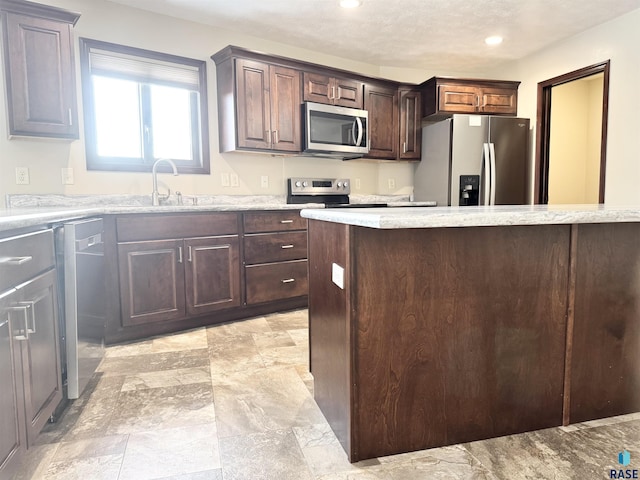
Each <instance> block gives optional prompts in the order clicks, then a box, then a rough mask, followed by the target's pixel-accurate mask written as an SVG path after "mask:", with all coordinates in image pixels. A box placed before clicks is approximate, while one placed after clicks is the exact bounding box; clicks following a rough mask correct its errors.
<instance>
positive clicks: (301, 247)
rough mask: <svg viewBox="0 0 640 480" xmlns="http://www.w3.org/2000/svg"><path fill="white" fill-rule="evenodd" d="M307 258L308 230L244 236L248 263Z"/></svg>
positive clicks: (246, 261) (245, 256) (245, 254)
mask: <svg viewBox="0 0 640 480" xmlns="http://www.w3.org/2000/svg"><path fill="white" fill-rule="evenodd" d="M302 258H307V232H284V233H258V234H254V235H246V236H245V237H244V261H245V263H246V264H249V265H250V264H254V263H267V262H281V261H284V260H298V259H302Z"/></svg>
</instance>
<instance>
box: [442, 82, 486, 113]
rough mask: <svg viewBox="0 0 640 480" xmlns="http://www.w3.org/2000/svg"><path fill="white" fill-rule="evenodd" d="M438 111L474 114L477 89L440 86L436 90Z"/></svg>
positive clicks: (463, 86)
mask: <svg viewBox="0 0 640 480" xmlns="http://www.w3.org/2000/svg"><path fill="white" fill-rule="evenodd" d="M438 92H439V94H438V109H439V110H440V111H442V112H452V113H453V112H455V113H476V112H477V111H478V106H479V104H478V89H477V88H476V87H470V86H466V85H441V86H440V87H439V88H438Z"/></svg>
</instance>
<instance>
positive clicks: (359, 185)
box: [356, 178, 362, 190]
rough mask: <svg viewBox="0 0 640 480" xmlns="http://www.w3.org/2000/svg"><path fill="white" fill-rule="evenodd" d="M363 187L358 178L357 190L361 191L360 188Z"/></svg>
mask: <svg viewBox="0 0 640 480" xmlns="http://www.w3.org/2000/svg"><path fill="white" fill-rule="evenodd" d="M361 186H362V185H361V183H360V179H359V178H356V190H360V187H361Z"/></svg>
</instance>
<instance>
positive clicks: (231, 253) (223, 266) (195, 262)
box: [184, 235, 241, 315]
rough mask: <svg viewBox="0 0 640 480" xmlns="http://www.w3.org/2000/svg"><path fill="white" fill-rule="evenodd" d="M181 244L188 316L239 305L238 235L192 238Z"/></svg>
mask: <svg viewBox="0 0 640 480" xmlns="http://www.w3.org/2000/svg"><path fill="white" fill-rule="evenodd" d="M184 245H185V250H186V257H187V258H186V264H185V265H186V267H185V268H186V272H185V283H186V292H187V293H186V296H187V313H189V314H190V315H201V314H204V313H207V312H213V311H216V310H221V309H224V308H231V307H237V306H240V303H241V302H240V266H239V255H240V252H239V250H240V246H239V240H238V236H237V235H230V236H226V237H210V238H191V239H186V240H185V241H184Z"/></svg>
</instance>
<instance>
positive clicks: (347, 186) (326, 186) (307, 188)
mask: <svg viewBox="0 0 640 480" xmlns="http://www.w3.org/2000/svg"><path fill="white" fill-rule="evenodd" d="M287 187H288V193H289V194H290V195H349V193H351V182H350V181H349V179H348V178H300V177H297V178H290V179H289V180H288V185H287Z"/></svg>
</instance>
